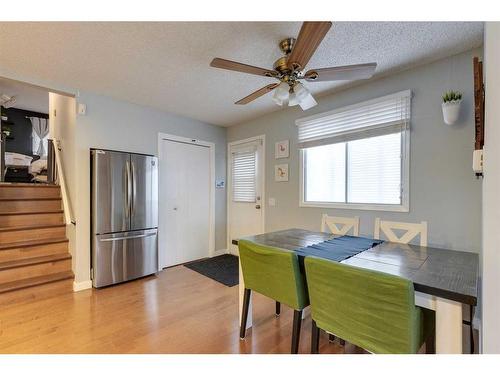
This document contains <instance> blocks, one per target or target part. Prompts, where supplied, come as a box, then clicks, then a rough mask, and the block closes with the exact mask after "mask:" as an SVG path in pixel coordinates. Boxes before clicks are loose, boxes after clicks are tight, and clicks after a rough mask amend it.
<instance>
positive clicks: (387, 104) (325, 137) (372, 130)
mask: <svg viewBox="0 0 500 375" xmlns="http://www.w3.org/2000/svg"><path fill="white" fill-rule="evenodd" d="M410 98H411V91H410V90H406V91H401V92H398V93H395V94H392V95H387V96H384V97H381V98H377V99H373V100H369V101H366V102H362V103H358V104H354V105H351V106H348V107H343V108H339V109H336V110H333V111H330V112H327V113H321V114H318V115H314V116H310V117H306V118H303V119H299V120H297V121H296V125H297V126H298V133H299V134H298V139H299V148H308V147H315V146H320V145H326V144H332V143H340V142H346V141H351V140H355V139H361V138H367V137H370V136H379V135H384V134H390V133H396V132H398V131H401V130H402V129H405V128H407V126H408V124H409V120H410Z"/></svg>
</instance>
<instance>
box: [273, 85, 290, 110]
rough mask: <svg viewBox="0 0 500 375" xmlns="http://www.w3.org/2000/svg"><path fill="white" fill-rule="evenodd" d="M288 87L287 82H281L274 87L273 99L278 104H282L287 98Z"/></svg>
mask: <svg viewBox="0 0 500 375" xmlns="http://www.w3.org/2000/svg"><path fill="white" fill-rule="evenodd" d="M289 90H290V87H289V86H288V83H286V82H281V83H280V84H279V86H278V87H276V88H275V89H274V94H273V101H274V102H275V103H276V104H278V105H283V103H285V102H286V101H287V100H288V97H289V92H288V91H289Z"/></svg>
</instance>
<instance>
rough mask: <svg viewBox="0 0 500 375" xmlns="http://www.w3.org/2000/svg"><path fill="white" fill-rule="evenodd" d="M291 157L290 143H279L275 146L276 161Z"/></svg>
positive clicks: (287, 141) (286, 141)
mask: <svg viewBox="0 0 500 375" xmlns="http://www.w3.org/2000/svg"><path fill="white" fill-rule="evenodd" d="M289 156H290V141H289V140H288V139H287V140H285V141H279V142H276V143H275V144H274V157H275V158H276V159H282V158H287V157H289Z"/></svg>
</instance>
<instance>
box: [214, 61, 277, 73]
mask: <svg viewBox="0 0 500 375" xmlns="http://www.w3.org/2000/svg"><path fill="white" fill-rule="evenodd" d="M210 66H212V67H214V68H219V69H226V70H234V71H235V72H242V73H249V74H256V75H258V76H264V77H276V76H277V75H278V73H277V72H275V71H274V70H269V69H264V68H259V67H257V66H252V65H247V64H243V63H239V62H236V61H231V60H226V59H220V58H218V57H216V58H215V59H213V60H212V62H211V63H210Z"/></svg>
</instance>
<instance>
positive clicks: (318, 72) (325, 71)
mask: <svg viewBox="0 0 500 375" xmlns="http://www.w3.org/2000/svg"><path fill="white" fill-rule="evenodd" d="M376 67H377V63H368V64H358V65H346V66H335V67H333V68H321V69H311V70H309V71H307V72H306V74H305V75H304V79H305V80H306V81H309V82H323V81H354V80H357V79H368V78H371V77H372V76H373V74H374V73H375V68H376Z"/></svg>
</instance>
